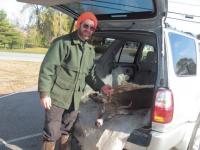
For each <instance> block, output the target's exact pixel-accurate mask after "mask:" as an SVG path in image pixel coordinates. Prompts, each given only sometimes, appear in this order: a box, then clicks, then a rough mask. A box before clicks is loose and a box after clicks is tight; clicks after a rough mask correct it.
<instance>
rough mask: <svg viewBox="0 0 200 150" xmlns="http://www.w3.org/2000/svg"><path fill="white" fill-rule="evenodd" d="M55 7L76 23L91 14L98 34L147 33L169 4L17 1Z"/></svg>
mask: <svg viewBox="0 0 200 150" xmlns="http://www.w3.org/2000/svg"><path fill="white" fill-rule="evenodd" d="M17 1H20V2H25V3H31V4H38V5H44V6H50V7H53V8H55V9H57V10H59V11H61V12H63V13H65V14H68V15H70V16H71V17H73V18H74V19H77V17H78V16H79V15H80V14H81V13H82V12H85V11H92V12H93V13H95V15H96V16H97V18H98V20H99V30H101V31H102V30H146V29H147V28H148V30H151V29H155V28H156V27H158V26H161V24H162V21H161V20H162V18H163V17H165V16H166V13H167V0H123V1H122V0H109V1H108V0H56V1H55V0H17Z"/></svg>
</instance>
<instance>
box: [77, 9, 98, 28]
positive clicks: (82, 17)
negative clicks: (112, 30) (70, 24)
mask: <svg viewBox="0 0 200 150" xmlns="http://www.w3.org/2000/svg"><path fill="white" fill-rule="evenodd" d="M87 19H90V20H92V21H94V27H95V29H96V27H97V24H98V20H97V18H96V16H95V15H94V14H93V13H92V12H84V13H82V14H81V15H80V16H79V17H78V19H77V23H76V26H77V28H79V27H80V25H81V23H82V22H83V21H85V20H87Z"/></svg>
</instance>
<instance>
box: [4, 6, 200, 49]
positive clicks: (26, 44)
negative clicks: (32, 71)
mask: <svg viewBox="0 0 200 150" xmlns="http://www.w3.org/2000/svg"><path fill="white" fill-rule="evenodd" d="M21 12H22V13H27V12H29V13H30V14H31V15H30V17H29V22H28V25H26V27H25V29H24V30H23V31H22V30H21V29H19V27H18V26H16V25H13V24H11V23H10V22H9V20H8V19H7V14H6V12H5V11H3V10H0V48H8V49H13V48H30V47H48V46H49V44H50V43H51V41H52V40H53V39H54V38H56V37H58V36H61V35H63V34H67V33H68V32H69V31H70V27H71V25H72V18H71V17H69V16H67V15H65V14H63V13H61V12H58V11H56V10H54V9H52V8H47V7H42V6H39V5H30V4H26V5H24V7H23V8H22V10H21ZM197 38H198V39H200V34H199V35H197Z"/></svg>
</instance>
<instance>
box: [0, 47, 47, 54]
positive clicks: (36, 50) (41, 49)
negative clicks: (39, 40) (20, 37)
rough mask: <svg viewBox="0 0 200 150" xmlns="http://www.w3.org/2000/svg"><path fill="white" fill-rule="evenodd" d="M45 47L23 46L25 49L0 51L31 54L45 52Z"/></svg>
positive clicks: (0, 50)
mask: <svg viewBox="0 0 200 150" xmlns="http://www.w3.org/2000/svg"><path fill="white" fill-rule="evenodd" d="M47 50H48V49H47V48H38V47H36V48H25V49H1V48H0V52H11V53H32V54H45V53H46V52H47Z"/></svg>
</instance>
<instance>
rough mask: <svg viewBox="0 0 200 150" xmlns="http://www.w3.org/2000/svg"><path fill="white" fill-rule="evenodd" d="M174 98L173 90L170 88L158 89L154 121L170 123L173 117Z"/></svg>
mask: <svg viewBox="0 0 200 150" xmlns="http://www.w3.org/2000/svg"><path fill="white" fill-rule="evenodd" d="M173 112H174V100H173V94H172V91H171V90H169V89H164V88H161V89H158V91H157V93H156V97H155V104H154V110H153V113H152V115H153V116H152V121H154V122H158V123H163V124H165V123H169V122H171V120H172V118H173Z"/></svg>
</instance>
